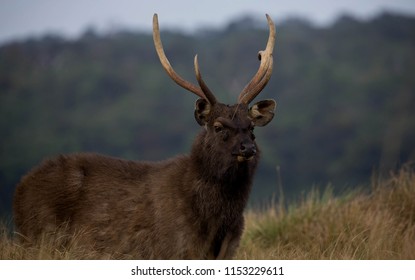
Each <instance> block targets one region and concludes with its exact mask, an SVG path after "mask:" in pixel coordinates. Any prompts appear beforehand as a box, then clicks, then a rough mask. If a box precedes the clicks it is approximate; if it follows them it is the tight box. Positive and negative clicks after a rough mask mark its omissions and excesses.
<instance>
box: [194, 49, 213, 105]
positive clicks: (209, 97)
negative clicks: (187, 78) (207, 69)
mask: <svg viewBox="0 0 415 280" xmlns="http://www.w3.org/2000/svg"><path fill="white" fill-rule="evenodd" d="M194 64H195V72H196V79H197V82H198V83H199V86H200V88H201V89H202V91H203V93H204V94H205V96H206V99H207V100H208V101H209V103H210V104H212V105H213V104H215V103H216V98H215V95H213V93H212V92H211V91H210V89H209V88H208V86H207V85H206V83H205V81H203V79H202V74H200V69H199V62H198V60H197V55H195V60H194Z"/></svg>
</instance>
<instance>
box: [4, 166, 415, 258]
mask: <svg viewBox="0 0 415 280" xmlns="http://www.w3.org/2000/svg"><path fill="white" fill-rule="evenodd" d="M371 187H372V190H371V192H370V193H364V192H361V191H355V192H349V193H348V194H345V195H342V196H340V197H336V196H334V195H332V194H331V192H330V190H329V189H328V190H327V191H326V192H325V193H323V194H321V195H320V194H319V193H318V192H315V191H313V192H310V193H309V194H308V195H307V196H306V197H304V198H303V199H302V200H301V201H300V202H298V203H296V204H295V205H291V206H290V207H288V209H286V208H283V207H280V206H279V205H278V204H276V205H273V206H271V207H269V208H268V209H266V210H264V211H261V212H253V211H248V212H247V213H246V229H245V232H244V235H243V237H242V241H241V245H240V248H239V250H238V252H237V255H236V257H235V258H236V259H415V173H414V172H413V171H411V170H410V168H403V169H402V170H400V171H399V172H397V173H396V174H392V175H391V176H390V178H388V179H383V180H379V181H377V182H372V186H371ZM0 228H1V229H0V259H103V258H104V259H113V258H117V257H116V256H111V255H105V256H103V255H100V254H99V253H98V252H94V251H92V250H90V248H84V247H82V246H79V245H78V244H77V235H75V236H70V237H69V238H68V236H67V235H65V234H63V233H60V232H57V233H56V234H52V235H50V236H45V237H44V238H43V239H42V240H41V241H40V242H39V243H38V244H36V245H33V246H30V247H27V246H22V245H20V243H19V242H17V241H15V240H14V239H13V238H11V237H10V236H9V235H8V233H7V230H6V227H5V226H3V227H0ZM80 234H81V233H79V235H80Z"/></svg>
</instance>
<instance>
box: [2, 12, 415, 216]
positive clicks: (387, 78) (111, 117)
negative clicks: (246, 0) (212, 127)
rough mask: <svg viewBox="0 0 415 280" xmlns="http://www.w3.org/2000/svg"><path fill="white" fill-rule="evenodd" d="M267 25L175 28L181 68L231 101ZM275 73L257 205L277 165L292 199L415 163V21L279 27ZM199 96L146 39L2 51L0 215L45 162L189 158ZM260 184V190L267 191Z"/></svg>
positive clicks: (49, 41) (42, 41)
mask: <svg viewBox="0 0 415 280" xmlns="http://www.w3.org/2000/svg"><path fill="white" fill-rule="evenodd" d="M265 27H266V25H265V23H263V22H262V21H261V22H258V24H257V23H256V22H255V21H253V20H252V19H241V20H239V21H236V22H234V23H231V24H230V25H229V26H228V27H227V28H225V29H223V30H205V31H203V32H201V33H200V34H197V35H194V36H185V35H183V34H181V33H172V32H165V33H162V39H163V42H164V47H165V50H166V53H167V56H168V57H169V58H170V60H171V63H172V65H173V66H174V67H175V69H176V70H177V71H178V72H179V73H180V74H181V75H182V76H184V77H186V78H187V79H189V80H193V81H194V80H195V79H194V78H193V77H194V73H193V69H192V68H193V56H194V54H195V53H198V54H199V59H200V65H201V71H202V72H203V75H204V77H205V80H206V81H207V83H208V84H209V86H210V87H211V89H212V90H213V91H214V92H215V93H216V95H217V96H218V97H219V99H220V100H221V101H223V102H225V103H233V102H235V100H236V97H237V95H238V94H239V92H240V91H241V90H242V88H243V87H244V85H245V84H246V83H247V82H248V81H249V79H250V78H251V77H252V76H253V75H254V73H255V71H256V70H257V67H258V65H259V63H258V61H257V58H256V53H257V51H258V50H260V49H263V48H264V45H265V42H266V38H267V32H268V31H267V30H266V29H265ZM277 33H278V34H277V43H276V50H275V70H274V73H273V77H272V79H271V81H270V83H269V84H268V86H267V87H266V89H265V90H264V91H263V93H261V95H260V97H258V98H264V99H265V98H274V99H276V100H277V103H278V107H277V114H276V118H275V120H274V121H273V122H272V123H271V124H270V125H269V126H267V127H266V128H263V129H261V128H258V129H257V130H256V133H257V139H258V142H259V145H260V147H261V148H262V162H261V166H260V169H259V171H258V174H257V176H256V178H257V179H256V180H257V181H256V184H255V187H254V191H253V201H264V200H267V199H268V197H270V196H271V195H272V193H274V189H275V185H276V182H277V178H276V177H277V175H276V173H275V167H276V166H277V165H278V166H280V171H281V172H280V178H279V180H280V181H281V185H282V187H283V188H284V192H285V194H286V196H287V197H294V196H296V195H297V194H298V193H299V192H301V191H303V190H304V189H305V188H307V187H308V186H310V185H312V184H317V185H326V183H327V182H332V183H333V185H334V186H336V189H335V190H334V191H335V192H337V191H338V187H340V188H341V187H342V186H347V185H355V184H358V183H361V182H364V181H365V180H366V178H368V177H369V175H370V174H371V173H372V171H373V170H374V169H377V170H379V171H380V173H381V174H382V173H383V172H384V171H389V170H391V169H394V168H395V167H397V165H399V163H403V162H407V161H410V160H414V159H415V144H414V143H415V115H414V114H415V110H413V108H415V92H414V90H415V79H413V73H415V56H414V55H413V54H414V53H415V19H414V18H410V17H404V16H400V15H393V14H383V15H381V16H378V17H377V18H375V19H373V20H371V21H367V22H361V21H358V20H355V19H353V18H350V17H343V18H341V19H339V20H338V21H337V22H336V23H335V24H334V25H333V26H331V27H328V28H315V27H313V26H312V25H310V24H309V23H307V22H303V21H298V20H290V21H287V22H284V23H282V24H280V25H279V26H277ZM194 101H195V97H194V96H193V95H192V94H189V93H187V92H185V91H184V90H183V89H181V88H179V87H178V86H176V85H175V84H174V83H173V82H172V81H171V80H170V79H169V78H168V77H167V75H166V73H165V72H164V70H163V69H162V67H161V66H160V63H159V61H158V58H157V56H156V54H155V51H154V47H153V42H152V38H151V36H150V34H147V33H132V32H118V33H113V34H108V35H97V34H95V33H94V32H93V31H88V32H86V33H85V34H84V35H83V36H82V37H80V38H79V39H76V40H67V39H64V38H60V37H58V36H45V37H43V38H37V39H27V40H25V41H20V42H10V43H8V44H5V45H3V46H1V47H0V135H1V136H0V199H1V201H0V212H4V211H5V210H8V211H9V210H10V205H11V203H10V200H11V197H12V193H13V190H14V186H15V184H16V183H17V181H18V180H19V178H20V177H21V176H22V175H23V174H24V173H26V172H27V171H28V170H29V169H30V168H31V167H32V166H34V165H35V164H37V163H38V162H39V161H41V159H42V158H44V157H46V156H51V155H54V154H59V153H68V152H81V151H94V152H100V153H105V154H110V155H113V156H120V157H124V158H129V159H138V160H159V159H164V158H167V157H170V156H173V155H175V154H177V153H186V152H188V151H189V150H190V146H191V143H192V139H193V138H194V136H195V134H196V133H197V131H198V129H199V128H198V126H197V124H196V122H195V121H194V119H193V112H192V111H193V103H194ZM258 186H261V187H258Z"/></svg>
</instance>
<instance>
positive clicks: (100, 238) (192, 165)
mask: <svg viewBox="0 0 415 280" xmlns="http://www.w3.org/2000/svg"><path fill="white" fill-rule="evenodd" d="M198 104H199V106H198V107H199V108H197V109H196V112H195V115H196V119H197V120H198V122H199V121H201V122H202V123H203V124H204V129H203V130H202V131H201V133H200V134H199V135H198V136H197V138H196V140H195V142H194V144H193V147H192V150H191V153H190V155H188V156H178V157H176V158H173V159H170V160H166V161H162V162H157V163H154V162H136V161H126V160H121V159H117V158H111V157H106V156H102V155H97V154H87V153H85V154H73V155H67V156H63V155H62V156H58V157H56V158H53V159H48V160H45V161H44V162H43V163H42V164H40V165H39V166H38V167H36V168H34V169H33V170H32V171H31V172H29V173H28V174H27V175H26V176H24V177H23V179H22V181H21V183H20V184H19V185H18V186H17V189H16V194H15V197H14V218H15V223H16V227H17V231H18V232H19V233H20V234H21V235H23V236H25V237H26V239H28V240H33V241H35V240H37V239H38V238H39V237H40V236H41V234H42V233H44V232H54V231H55V230H56V228H58V227H59V226H60V225H61V224H65V223H66V224H67V227H66V229H67V230H68V231H69V232H73V231H76V230H80V229H82V231H83V235H82V240H84V241H85V244H89V245H92V246H93V247H94V248H95V249H97V250H100V251H103V252H107V253H118V254H129V255H132V256H134V257H136V258H143V259H182V258H185V259H213V258H231V257H232V256H233V255H234V252H235V249H236V248H237V246H238V244H239V239H240V237H241V234H242V230H243V224H244V220H243V210H244V208H245V205H246V202H247V199H248V196H249V192H250V189H251V184H252V178H253V174H254V171H255V168H256V166H257V162H258V153H256V154H255V156H254V157H253V158H252V159H250V160H243V161H238V160H237V155H240V152H239V149H240V145H241V142H243V141H245V142H246V141H248V142H249V140H247V139H250V141H252V143H254V145H255V148H256V144H255V142H254V140H253V135H252V132H251V131H250V128H251V126H252V122H253V119H252V117H251V116H250V111H248V108H247V106H246V105H235V106H226V105H223V104H219V103H218V104H215V106H213V108H209V114H206V112H205V111H206V102H204V101H203V100H199V101H198ZM200 113H202V114H204V116H203V117H202V119H203V120H201V119H200ZM272 115H273V114H272ZM219 117H221V118H224V120H223V122H226V123H227V125H232V126H234V127H232V128H224V129H222V130H221V131H217V128H215V126H214V124H215V122H216V121H217V119H218V118H219ZM221 118H219V119H221ZM225 119H226V120H225ZM271 119H272V117H271ZM228 122H229V123H228ZM234 151H237V152H234Z"/></svg>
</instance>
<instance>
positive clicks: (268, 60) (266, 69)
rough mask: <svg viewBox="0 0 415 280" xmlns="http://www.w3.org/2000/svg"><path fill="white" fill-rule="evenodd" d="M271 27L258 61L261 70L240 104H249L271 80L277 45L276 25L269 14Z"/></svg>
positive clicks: (248, 87)
mask: <svg viewBox="0 0 415 280" xmlns="http://www.w3.org/2000/svg"><path fill="white" fill-rule="evenodd" d="M266 17H267V21H268V26H269V37H268V42H267V46H266V48H265V50H263V51H259V53H258V59H259V60H260V61H261V64H260V65H259V69H258V71H257V73H256V74H255V76H254V77H253V78H252V80H251V81H250V82H249V83H248V84H247V85H246V86H245V88H244V89H243V90H242V92H241V94H240V95H239V98H238V102H239V103H244V104H249V102H251V101H252V100H253V99H254V98H255V97H256V96H257V95H258V94H259V93H260V92H261V91H262V90H263V89H264V87H265V86H266V85H267V83H268V81H269V79H270V78H271V73H272V67H273V57H272V51H273V49H274V45H275V25H274V22H273V21H272V19H271V17H270V16H269V15H268V14H267V15H266Z"/></svg>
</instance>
